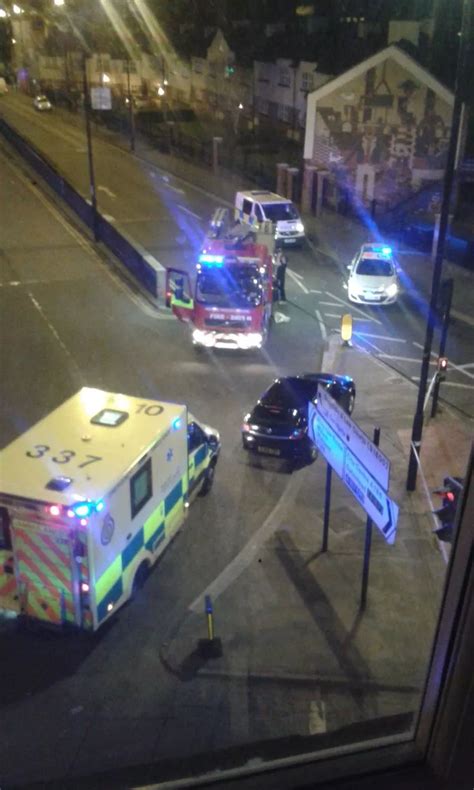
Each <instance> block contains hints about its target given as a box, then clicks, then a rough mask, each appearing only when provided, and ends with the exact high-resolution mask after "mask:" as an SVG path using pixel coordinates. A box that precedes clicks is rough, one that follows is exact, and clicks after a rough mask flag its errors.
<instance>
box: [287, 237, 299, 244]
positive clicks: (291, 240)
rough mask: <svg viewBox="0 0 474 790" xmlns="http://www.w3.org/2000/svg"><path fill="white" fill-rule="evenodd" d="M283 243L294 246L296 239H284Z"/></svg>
mask: <svg viewBox="0 0 474 790" xmlns="http://www.w3.org/2000/svg"><path fill="white" fill-rule="evenodd" d="M285 241H286V242H288V244H294V243H295V241H296V239H288V238H286V239H285Z"/></svg>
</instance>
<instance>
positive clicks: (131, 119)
mask: <svg viewBox="0 0 474 790" xmlns="http://www.w3.org/2000/svg"><path fill="white" fill-rule="evenodd" d="M127 94H128V120H129V126H130V151H131V152H132V153H134V151H135V115H134V112H133V101H132V94H131V91H130V60H129V58H128V57H127Z"/></svg>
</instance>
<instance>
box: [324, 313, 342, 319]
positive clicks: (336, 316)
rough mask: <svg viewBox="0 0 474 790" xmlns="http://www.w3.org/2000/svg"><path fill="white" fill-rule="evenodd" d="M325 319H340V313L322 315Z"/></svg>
mask: <svg viewBox="0 0 474 790" xmlns="http://www.w3.org/2000/svg"><path fill="white" fill-rule="evenodd" d="M324 315H325V316H326V318H342V313H324Z"/></svg>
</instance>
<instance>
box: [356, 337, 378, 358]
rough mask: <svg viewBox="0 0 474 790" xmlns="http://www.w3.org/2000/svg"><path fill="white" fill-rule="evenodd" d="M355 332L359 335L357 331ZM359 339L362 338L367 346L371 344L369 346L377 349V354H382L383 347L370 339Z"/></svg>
mask: <svg viewBox="0 0 474 790" xmlns="http://www.w3.org/2000/svg"><path fill="white" fill-rule="evenodd" d="M357 334H358V335H359V332H358V333H357ZM361 340H363V341H364V343H367V345H368V346H371V348H374V349H375V350H376V351H378V353H379V354H383V349H382V348H379V347H378V346H376V345H375V343H372V341H371V340H367V338H365V337H362V338H361Z"/></svg>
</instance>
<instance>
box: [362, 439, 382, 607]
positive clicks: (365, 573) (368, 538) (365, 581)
mask: <svg viewBox="0 0 474 790" xmlns="http://www.w3.org/2000/svg"><path fill="white" fill-rule="evenodd" d="M379 443H380V428H375V429H374V444H375V446H376V447H378V446H379ZM371 546H372V519H371V518H370V516H367V521H366V523H365V546H364V565H363V568H362V589H361V593H360V608H361V609H365V605H366V603H367V587H368V586H369V566H370V549H371Z"/></svg>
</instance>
